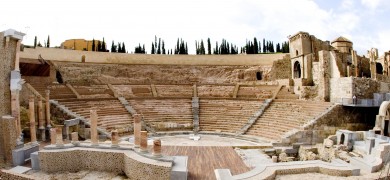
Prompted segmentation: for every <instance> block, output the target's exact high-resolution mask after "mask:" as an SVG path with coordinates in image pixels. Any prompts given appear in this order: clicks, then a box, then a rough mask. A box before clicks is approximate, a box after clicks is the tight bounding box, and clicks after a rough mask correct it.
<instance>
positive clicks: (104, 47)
mask: <svg viewBox="0 0 390 180" xmlns="http://www.w3.org/2000/svg"><path fill="white" fill-rule="evenodd" d="M106 51H107V49H106V42H104V37H103V43H102V52H106Z"/></svg>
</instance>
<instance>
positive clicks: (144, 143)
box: [140, 131, 148, 152]
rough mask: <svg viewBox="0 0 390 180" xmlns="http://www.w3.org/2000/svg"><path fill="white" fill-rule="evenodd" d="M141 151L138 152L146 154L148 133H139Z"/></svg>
mask: <svg viewBox="0 0 390 180" xmlns="http://www.w3.org/2000/svg"><path fill="white" fill-rule="evenodd" d="M140 145H141V151H140V152H148V132H147V131H141V142H140Z"/></svg>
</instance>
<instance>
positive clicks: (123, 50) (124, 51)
mask: <svg viewBox="0 0 390 180" xmlns="http://www.w3.org/2000/svg"><path fill="white" fill-rule="evenodd" d="M122 53H126V47H125V43H124V42H122Z"/></svg>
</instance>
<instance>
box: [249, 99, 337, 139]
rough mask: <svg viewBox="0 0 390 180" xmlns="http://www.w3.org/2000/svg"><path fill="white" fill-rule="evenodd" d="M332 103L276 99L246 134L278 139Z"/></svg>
mask: <svg viewBox="0 0 390 180" xmlns="http://www.w3.org/2000/svg"><path fill="white" fill-rule="evenodd" d="M331 105H332V103H328V102H316V101H303V100H293V99H276V100H274V101H273V102H272V103H271V105H270V106H269V107H268V109H266V111H265V112H264V113H263V115H262V116H261V117H260V118H259V119H257V121H256V123H254V124H253V126H252V127H250V128H249V130H248V132H247V133H246V134H248V135H255V136H260V137H265V138H268V139H271V140H279V139H280V138H281V137H282V136H283V135H284V134H286V133H287V132H289V131H291V130H294V129H300V128H301V127H303V125H305V124H306V123H308V122H309V121H311V120H314V119H315V118H316V117H318V116H319V115H321V114H322V113H324V112H326V110H327V109H328V108H329V107H331Z"/></svg>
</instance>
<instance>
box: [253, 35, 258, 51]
mask: <svg viewBox="0 0 390 180" xmlns="http://www.w3.org/2000/svg"><path fill="white" fill-rule="evenodd" d="M258 53H259V45H258V44H257V39H256V37H255V38H253V54H258Z"/></svg>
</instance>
